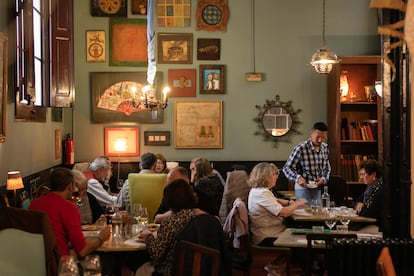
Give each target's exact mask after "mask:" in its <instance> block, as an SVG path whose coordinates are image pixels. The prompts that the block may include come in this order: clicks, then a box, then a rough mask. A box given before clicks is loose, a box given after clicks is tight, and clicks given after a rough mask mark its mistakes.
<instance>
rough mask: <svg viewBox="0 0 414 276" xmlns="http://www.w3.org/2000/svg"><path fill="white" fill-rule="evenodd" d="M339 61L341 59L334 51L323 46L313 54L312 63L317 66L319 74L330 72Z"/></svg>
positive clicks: (316, 69)
mask: <svg viewBox="0 0 414 276" xmlns="http://www.w3.org/2000/svg"><path fill="white" fill-rule="evenodd" d="M336 63H339V59H338V57H337V56H336V54H335V53H334V52H332V51H331V50H329V49H327V48H325V47H322V48H321V49H319V50H318V51H316V52H315V53H314V54H313V55H312V60H311V62H310V65H312V66H313V67H314V68H315V71H316V72H317V73H319V74H329V72H331V71H332V68H333V65H334V64H336Z"/></svg>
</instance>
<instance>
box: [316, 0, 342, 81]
mask: <svg viewBox="0 0 414 276" xmlns="http://www.w3.org/2000/svg"><path fill="white" fill-rule="evenodd" d="M322 18H323V24H322V26H323V29H322V43H323V44H322V48H320V49H318V50H317V51H316V52H315V53H314V54H313V55H312V60H311V62H310V65H312V66H313V67H314V68H315V71H316V72H317V73H319V74H329V72H331V71H332V68H333V65H334V64H336V63H339V61H340V60H339V59H338V57H337V56H336V54H335V53H334V52H332V51H331V50H330V49H328V47H327V45H326V39H325V0H323V17H322Z"/></svg>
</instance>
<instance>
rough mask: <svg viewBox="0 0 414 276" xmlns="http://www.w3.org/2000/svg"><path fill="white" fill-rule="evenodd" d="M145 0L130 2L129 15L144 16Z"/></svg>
mask: <svg viewBox="0 0 414 276" xmlns="http://www.w3.org/2000/svg"><path fill="white" fill-rule="evenodd" d="M147 9H148V7H147V0H131V14H139V15H146V14H147Z"/></svg>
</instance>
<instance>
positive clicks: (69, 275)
mask: <svg viewBox="0 0 414 276" xmlns="http://www.w3.org/2000/svg"><path fill="white" fill-rule="evenodd" d="M58 275H59V276H78V275H79V269H78V264H77V262H76V260H75V257H73V256H62V257H60V259H59V268H58Z"/></svg>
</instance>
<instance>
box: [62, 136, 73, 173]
mask: <svg viewBox="0 0 414 276" xmlns="http://www.w3.org/2000/svg"><path fill="white" fill-rule="evenodd" d="M63 145H64V158H65V159H64V164H65V165H73V164H74V163H75V148H74V144H73V139H72V137H70V134H69V133H68V135H66V138H65V140H64V141H63Z"/></svg>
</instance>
